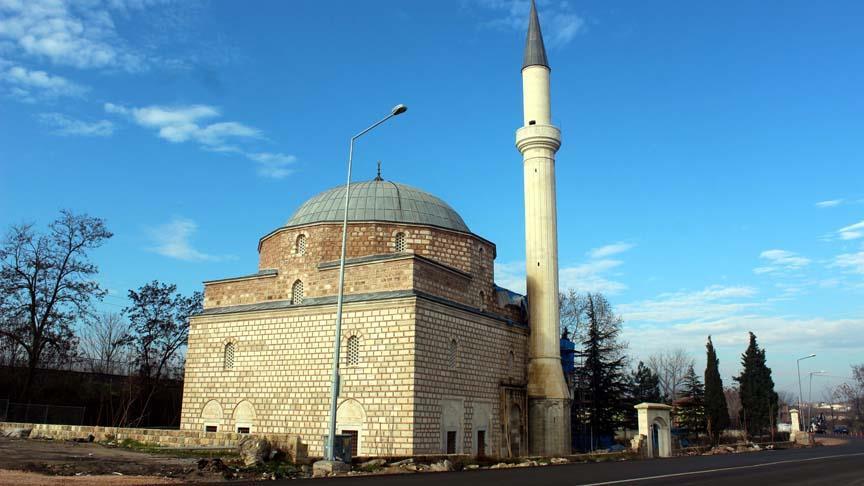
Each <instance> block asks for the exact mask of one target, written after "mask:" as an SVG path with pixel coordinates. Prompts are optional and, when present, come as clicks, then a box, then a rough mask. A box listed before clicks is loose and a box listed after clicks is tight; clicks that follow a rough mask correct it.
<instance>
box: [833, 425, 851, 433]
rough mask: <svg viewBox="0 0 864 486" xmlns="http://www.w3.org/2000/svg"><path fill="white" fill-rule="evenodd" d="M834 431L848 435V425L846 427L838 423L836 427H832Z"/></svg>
mask: <svg viewBox="0 0 864 486" xmlns="http://www.w3.org/2000/svg"><path fill="white" fill-rule="evenodd" d="M834 433H835V434H845V435H849V427H846V426H845V425H838V426H837V427H834Z"/></svg>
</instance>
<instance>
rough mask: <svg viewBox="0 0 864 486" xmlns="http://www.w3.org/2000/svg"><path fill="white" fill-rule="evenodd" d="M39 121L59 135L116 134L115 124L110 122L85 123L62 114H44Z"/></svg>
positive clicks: (94, 135)
mask: <svg viewBox="0 0 864 486" xmlns="http://www.w3.org/2000/svg"><path fill="white" fill-rule="evenodd" d="M37 119H38V120H39V121H41V122H42V123H44V124H45V125H48V126H49V127H52V128H54V130H53V131H54V133H56V134H58V135H79V136H84V137H108V136H110V135H111V134H113V133H114V124H113V123H111V122H110V121H108V120H99V121H95V122H85V121H82V120H76V119H74V118H70V117H68V116H66V115H63V114H62V113H42V114H40V115H38V116H37Z"/></svg>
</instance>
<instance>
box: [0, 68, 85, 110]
mask: <svg viewBox="0 0 864 486" xmlns="http://www.w3.org/2000/svg"><path fill="white" fill-rule="evenodd" d="M0 81H3V83H4V84H6V85H7V87H8V88H9V89H8V94H10V95H11V96H12V97H13V98H16V99H18V100H19V101H25V102H33V101H36V100H37V99H40V98H59V97H62V96H70V97H79V96H82V95H83V94H84V93H86V92H87V91H88V88H87V87H85V86H82V85H80V84H78V83H74V82H72V81H69V80H68V79H66V78H64V77H62V76H55V75H52V74H48V73H47V72H45V71H39V70H30V69H27V68H24V67H21V66H9V67H6V68H3V66H0Z"/></svg>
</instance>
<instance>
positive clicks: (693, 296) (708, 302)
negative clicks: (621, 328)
mask: <svg viewBox="0 0 864 486" xmlns="http://www.w3.org/2000/svg"><path fill="white" fill-rule="evenodd" d="M756 294H757V290H756V289H755V288H753V287H748V286H723V285H712V286H709V287H706V288H704V289H702V290H697V291H679V292H669V293H663V294H660V295H659V296H657V297H656V298H654V299H648V300H643V301H639V302H635V303H632V304H624V305H621V306H619V308H618V309H619V310H620V311H621V313H622V314H623V315H624V317H625V319H628V320H636V321H645V322H661V323H688V322H705V321H710V320H717V319H721V318H724V317H727V316H729V315H732V314H735V313H738V312H740V311H742V310H745V309H749V308H752V307H756V306H757V304H756V303H755V302H753V301H751V300H749V299H750V298H751V297H753V296H755V295H756Z"/></svg>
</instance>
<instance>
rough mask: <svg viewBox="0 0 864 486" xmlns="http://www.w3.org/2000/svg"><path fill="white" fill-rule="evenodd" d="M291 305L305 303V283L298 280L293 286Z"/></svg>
mask: <svg viewBox="0 0 864 486" xmlns="http://www.w3.org/2000/svg"><path fill="white" fill-rule="evenodd" d="M291 303H292V304H294V305H298V304H302V303H303V281H302V280H297V281H296V282H294V285H292V286H291Z"/></svg>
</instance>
